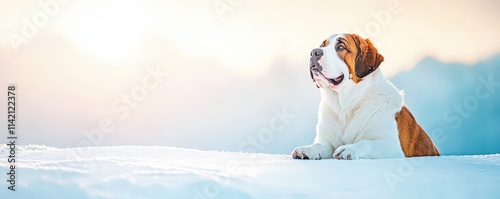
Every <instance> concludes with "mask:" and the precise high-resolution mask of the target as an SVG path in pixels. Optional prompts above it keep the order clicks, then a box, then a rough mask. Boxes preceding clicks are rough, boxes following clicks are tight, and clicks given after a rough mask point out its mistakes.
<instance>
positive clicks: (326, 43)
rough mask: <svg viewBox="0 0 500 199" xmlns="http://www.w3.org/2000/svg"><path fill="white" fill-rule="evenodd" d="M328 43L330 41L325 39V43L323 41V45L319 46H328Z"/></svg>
mask: <svg viewBox="0 0 500 199" xmlns="http://www.w3.org/2000/svg"><path fill="white" fill-rule="evenodd" d="M328 44H330V41H328V40H325V41H323V43H321V45H320V46H319V47H325V46H328Z"/></svg>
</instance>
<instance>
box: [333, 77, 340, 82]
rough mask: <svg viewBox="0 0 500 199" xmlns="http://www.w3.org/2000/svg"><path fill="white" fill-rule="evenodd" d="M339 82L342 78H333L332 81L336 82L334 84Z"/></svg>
mask: <svg viewBox="0 0 500 199" xmlns="http://www.w3.org/2000/svg"><path fill="white" fill-rule="evenodd" d="M340 80H342V76H339V77H337V78H333V81H336V82H340Z"/></svg>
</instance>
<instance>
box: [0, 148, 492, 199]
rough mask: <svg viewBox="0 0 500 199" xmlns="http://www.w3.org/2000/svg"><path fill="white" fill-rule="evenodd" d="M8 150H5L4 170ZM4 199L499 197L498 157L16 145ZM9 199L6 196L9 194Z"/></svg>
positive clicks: (1, 153) (1, 154)
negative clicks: (323, 156) (308, 156)
mask: <svg viewBox="0 0 500 199" xmlns="http://www.w3.org/2000/svg"><path fill="white" fill-rule="evenodd" d="M8 154H9V149H8V148H7V146H6V145H0V158H1V160H0V170H2V171H5V172H3V173H7V171H8V166H9V165H8V164H7V156H8ZM16 156H17V160H16V161H17V165H16V166H17V168H18V169H17V176H16V179H17V182H16V191H15V192H13V191H10V190H8V189H7V186H8V183H6V180H7V178H8V176H7V175H5V174H3V175H1V176H2V177H1V178H0V179H1V181H2V185H3V187H0V195H1V196H2V197H1V198H207V199H208V198H500V187H499V185H500V154H495V155H476V156H442V157H422V158H402V159H386V160H355V161H347V160H333V159H327V160H315V161H314V160H294V159H291V157H290V155H284V154H283V155H281V154H280V155H276V154H258V153H233V152H219V151H199V150H193V149H182V148H173V147H158V146H116V147H90V148H66V149H60V148H52V147H47V146H39V145H28V146H21V147H18V148H17V153H16ZM4 196H6V197H4Z"/></svg>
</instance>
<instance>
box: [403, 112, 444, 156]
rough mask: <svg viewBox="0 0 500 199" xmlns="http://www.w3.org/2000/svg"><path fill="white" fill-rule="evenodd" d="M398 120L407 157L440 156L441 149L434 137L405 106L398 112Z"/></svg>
mask: <svg viewBox="0 0 500 199" xmlns="http://www.w3.org/2000/svg"><path fill="white" fill-rule="evenodd" d="M396 122H397V123H398V131H399V141H400V142H401V148H402V149H403V152H404V154H405V156H406V157H415V156H439V151H438V149H437V148H436V145H434V142H432V139H431V138H430V137H429V135H427V133H425V131H424V129H422V127H420V125H418V123H417V121H416V120H415V118H414V117H413V115H412V114H411V113H410V111H409V110H408V109H407V108H406V107H405V106H403V108H402V109H401V111H399V112H398V113H396Z"/></svg>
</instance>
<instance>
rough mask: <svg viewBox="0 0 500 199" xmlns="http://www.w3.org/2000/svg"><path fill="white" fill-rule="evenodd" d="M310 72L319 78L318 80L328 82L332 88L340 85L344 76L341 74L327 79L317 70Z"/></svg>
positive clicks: (313, 69)
mask: <svg viewBox="0 0 500 199" xmlns="http://www.w3.org/2000/svg"><path fill="white" fill-rule="evenodd" d="M311 71H312V72H313V73H314V74H315V75H317V76H319V77H320V78H324V79H325V80H327V81H328V83H329V84H331V85H332V86H336V85H339V84H340V83H342V81H343V80H344V74H341V75H340V76H338V77H335V78H327V77H326V76H325V75H323V73H322V72H321V71H319V70H318V69H317V68H312V69H311Z"/></svg>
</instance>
